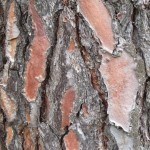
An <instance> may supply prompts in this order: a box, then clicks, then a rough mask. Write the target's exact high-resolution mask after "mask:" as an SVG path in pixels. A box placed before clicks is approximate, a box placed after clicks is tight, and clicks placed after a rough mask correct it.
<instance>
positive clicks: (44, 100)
mask: <svg viewBox="0 0 150 150" xmlns="http://www.w3.org/2000/svg"><path fill="white" fill-rule="evenodd" d="M61 12H62V10H59V11H57V12H55V14H54V24H55V26H54V30H53V32H54V37H53V41H52V42H51V45H52V46H51V48H50V50H49V54H48V56H47V61H46V77H45V80H44V81H43V82H42V84H41V88H42V94H41V99H42V104H41V108H40V122H46V119H47V113H46V112H47V109H48V108H47V107H48V105H49V103H48V97H47V95H46V86H47V84H48V81H49V79H50V77H51V76H50V74H51V69H50V66H51V64H52V58H53V54H54V50H55V48H56V45H57V33H58V29H59V17H60V14H61Z"/></svg>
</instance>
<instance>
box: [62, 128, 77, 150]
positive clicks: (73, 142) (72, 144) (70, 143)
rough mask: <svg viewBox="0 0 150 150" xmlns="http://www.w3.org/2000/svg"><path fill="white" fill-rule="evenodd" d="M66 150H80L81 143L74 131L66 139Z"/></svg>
mask: <svg viewBox="0 0 150 150" xmlns="http://www.w3.org/2000/svg"><path fill="white" fill-rule="evenodd" d="M64 142H65V147H66V150H79V142H78V139H77V136H76V134H75V133H74V131H73V130H70V131H69V133H68V134H67V135H66V136H65V137H64Z"/></svg>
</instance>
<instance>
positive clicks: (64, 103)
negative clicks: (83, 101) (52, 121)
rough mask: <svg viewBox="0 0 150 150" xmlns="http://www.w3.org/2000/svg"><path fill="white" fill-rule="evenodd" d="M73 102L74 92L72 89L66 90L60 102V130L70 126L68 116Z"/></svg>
mask: <svg viewBox="0 0 150 150" xmlns="http://www.w3.org/2000/svg"><path fill="white" fill-rule="evenodd" d="M74 100H75V91H74V90H73V89H72V88H70V89H68V90H66V92H65V94H64V96H63V98H62V100H61V112H62V123H61V127H62V128H65V127H66V126H69V124H70V121H69V115H70V113H71V111H72V108H73V102H74Z"/></svg>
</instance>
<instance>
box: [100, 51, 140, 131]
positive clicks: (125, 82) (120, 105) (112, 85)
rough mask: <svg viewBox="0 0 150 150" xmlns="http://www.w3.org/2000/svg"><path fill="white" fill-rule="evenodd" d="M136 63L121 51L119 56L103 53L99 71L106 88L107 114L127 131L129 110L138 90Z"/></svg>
mask: <svg viewBox="0 0 150 150" xmlns="http://www.w3.org/2000/svg"><path fill="white" fill-rule="evenodd" d="M135 68H136V63H135V62H134V61H133V58H132V57H131V56H130V55H129V54H127V53H126V52H123V54H122V56H121V57H118V58H113V57H111V56H108V55H106V54H105V55H103V59H102V64H101V67H100V71H101V73H102V76H103V78H104V82H105V84H106V86H107V90H108V114H109V118H110V121H111V122H114V123H115V124H116V125H119V126H121V127H122V128H123V129H124V130H125V131H129V126H130V112H131V111H132V109H133V108H134V105H135V99H136V94H137V90H138V80H137V78H136V75H135Z"/></svg>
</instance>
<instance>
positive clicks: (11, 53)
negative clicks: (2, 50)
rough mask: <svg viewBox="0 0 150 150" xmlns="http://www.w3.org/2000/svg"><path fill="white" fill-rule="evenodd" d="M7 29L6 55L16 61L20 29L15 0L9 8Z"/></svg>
mask: <svg viewBox="0 0 150 150" xmlns="http://www.w3.org/2000/svg"><path fill="white" fill-rule="evenodd" d="M7 17H8V18H7V30H6V55H7V56H8V57H9V59H10V61H12V62H14V57H15V53H16V46H17V37H18V36H19V33H20V31H19V29H18V27H17V24H16V22H17V18H16V15H15V2H14V1H13V2H12V3H11V5H10V8H9V10H8V16H7Z"/></svg>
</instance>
